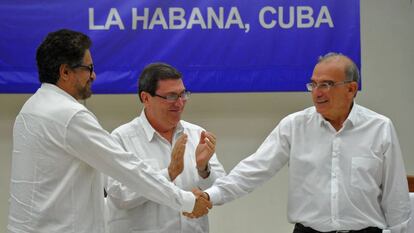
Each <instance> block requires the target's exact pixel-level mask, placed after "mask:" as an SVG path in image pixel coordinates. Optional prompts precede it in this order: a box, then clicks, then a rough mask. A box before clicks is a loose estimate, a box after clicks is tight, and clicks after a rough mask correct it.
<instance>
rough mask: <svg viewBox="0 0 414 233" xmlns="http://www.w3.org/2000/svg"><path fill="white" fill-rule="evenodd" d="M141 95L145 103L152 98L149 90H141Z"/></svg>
mask: <svg viewBox="0 0 414 233" xmlns="http://www.w3.org/2000/svg"><path fill="white" fill-rule="evenodd" d="M140 96H141V100H142V103H143V104H146V103H148V101H149V98H151V95H150V94H149V93H148V92H145V91H143V92H141V94H140Z"/></svg>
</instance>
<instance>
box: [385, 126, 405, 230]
mask: <svg viewBox="0 0 414 233" xmlns="http://www.w3.org/2000/svg"><path fill="white" fill-rule="evenodd" d="M388 123H389V124H388V127H387V130H386V132H385V133H384V134H383V137H384V141H385V142H386V143H385V145H384V149H385V152H384V160H385V162H384V169H383V171H384V172H383V176H382V184H383V192H382V199H381V206H382V209H383V211H384V215H385V219H386V222H387V225H388V229H389V230H391V233H406V232H407V226H408V222H409V220H410V213H411V210H410V209H411V208H410V197H409V192H408V184H407V176H406V172H405V167H404V161H403V158H402V155H401V150H400V145H399V142H398V138H397V134H396V132H395V129H394V126H393V124H392V122H391V121H389V122H388Z"/></svg>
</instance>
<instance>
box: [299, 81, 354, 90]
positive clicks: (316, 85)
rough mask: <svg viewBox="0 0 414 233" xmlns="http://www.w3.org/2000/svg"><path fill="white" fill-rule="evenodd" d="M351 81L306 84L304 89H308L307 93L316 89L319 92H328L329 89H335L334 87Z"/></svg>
mask: <svg viewBox="0 0 414 233" xmlns="http://www.w3.org/2000/svg"><path fill="white" fill-rule="evenodd" d="M350 82H352V81H350V80H346V81H342V82H334V81H324V82H321V83H314V82H312V83H306V88H307V89H308V91H313V90H315V89H316V88H318V89H319V90H320V91H329V89H330V88H331V87H335V86H339V85H343V84H346V83H350Z"/></svg>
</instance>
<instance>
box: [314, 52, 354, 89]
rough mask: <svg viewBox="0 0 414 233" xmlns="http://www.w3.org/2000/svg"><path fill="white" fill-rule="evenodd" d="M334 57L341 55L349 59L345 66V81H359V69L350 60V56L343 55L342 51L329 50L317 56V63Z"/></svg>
mask: <svg viewBox="0 0 414 233" xmlns="http://www.w3.org/2000/svg"><path fill="white" fill-rule="evenodd" d="M336 57H343V58H345V59H347V60H349V64H348V65H347V66H345V81H354V82H358V81H359V78H360V76H359V70H358V67H357V65H356V64H355V63H354V61H352V59H351V58H349V57H347V56H345V55H343V54H342V53H334V52H329V53H327V54H325V55H323V56H320V57H319V58H318V64H319V63H321V62H324V61H327V60H330V59H332V58H336Z"/></svg>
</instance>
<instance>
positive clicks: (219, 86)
mask: <svg viewBox="0 0 414 233" xmlns="http://www.w3.org/2000/svg"><path fill="white" fill-rule="evenodd" d="M61 28H69V29H73V30H78V31H81V32H84V33H86V34H87V35H89V36H90V37H91V38H92V40H93V47H92V48H91V52H92V57H93V60H94V64H95V67H96V73H97V80H96V81H95V83H94V84H93V91H94V93H135V92H136V83H137V77H138V75H139V73H140V71H141V70H142V69H143V67H144V66H145V65H147V64H149V63H151V62H157V61H162V62H167V63H170V64H172V65H173V66H175V67H177V68H178V69H179V70H180V71H181V72H182V73H183V75H184V81H185V84H186V87H187V88H188V89H189V90H190V91H192V92H270V91H305V83H307V82H309V78H310V76H311V74H312V69H313V66H314V64H315V62H316V60H317V57H318V56H319V55H322V54H325V53H327V52H329V51H336V52H341V53H343V54H346V55H348V56H349V57H351V58H352V59H353V60H354V61H355V62H356V63H357V65H358V66H360V24H359V1H358V0H347V1H340V0H255V1H251V0H226V1H223V0H222V1H220V0H180V1H179V0H122V1H113V0H99V1H97V0H72V1H64V0H54V1H46V0H43V1H40V0H37V1H36V0H35V1H21V0H3V1H1V3H0V51H1V53H0V93H32V92H34V91H35V90H36V89H37V88H38V87H39V85H40V83H39V81H38V77H37V69H36V62H35V52H36V48H37V46H38V45H39V44H40V43H41V41H42V40H43V39H44V37H45V36H46V34H47V33H49V32H51V31H55V30H58V29H61Z"/></svg>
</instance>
